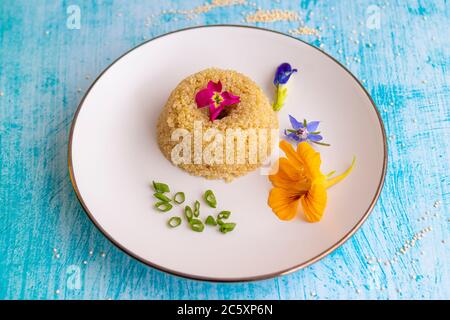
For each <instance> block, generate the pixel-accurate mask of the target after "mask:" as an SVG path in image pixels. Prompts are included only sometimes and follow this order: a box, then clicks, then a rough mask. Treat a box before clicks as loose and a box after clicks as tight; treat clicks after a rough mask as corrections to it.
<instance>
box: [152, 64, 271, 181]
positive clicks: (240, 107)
mask: <svg viewBox="0 0 450 320" xmlns="http://www.w3.org/2000/svg"><path fill="white" fill-rule="evenodd" d="M209 81H214V82H218V81H220V82H221V83H222V88H223V89H222V90H223V91H228V92H230V93H232V94H233V95H237V96H239V97H240V100H241V101H240V102H239V103H238V104H237V105H234V106H229V107H225V109H224V111H223V112H222V114H221V117H220V119H219V118H218V119H216V120H214V121H210V119H209V110H208V107H205V108H197V104H196V102H195V95H196V93H197V92H198V91H200V90H202V89H203V88H206V86H207V84H208V82H209ZM194 123H197V125H198V124H199V123H200V124H201V127H202V133H203V134H204V133H205V132H206V131H207V130H208V129H214V130H217V132H220V133H222V134H223V137H225V135H226V132H227V129H233V130H236V129H241V130H242V131H245V132H249V131H248V129H255V131H256V132H259V129H265V130H266V131H267V135H266V136H261V135H259V136H258V138H257V139H258V142H257V143H258V145H260V144H261V143H264V145H267V149H266V150H267V151H266V152H262V153H258V156H257V159H256V160H255V158H254V157H250V155H249V149H250V147H249V142H250V140H251V139H250V138H249V136H246V137H245V139H243V141H244V149H245V151H244V152H243V154H244V156H243V158H244V161H240V162H239V163H237V162H236V159H237V153H238V150H240V151H242V148H241V149H238V148H239V143H238V142H237V141H236V140H234V142H235V143H234V145H235V149H234V150H235V154H234V159H235V162H234V163H230V162H227V160H226V159H227V158H226V157H227V155H226V154H225V153H226V150H227V148H226V139H225V138H223V140H222V142H223V148H222V149H214V150H219V151H215V152H218V153H217V154H219V153H221V154H222V156H223V157H222V158H223V161H222V162H219V161H215V162H213V163H208V161H204V160H203V156H202V155H201V156H200V159H199V157H198V154H196V153H195V151H194V145H195V141H194V138H192V143H191V144H190V152H191V154H190V155H188V156H190V158H191V159H192V162H191V163H174V161H173V160H172V152H173V150H174V147H175V146H176V145H177V144H179V143H180V141H181V138H180V139H174V140H172V139H173V136H172V134H173V133H174V131H175V130H176V129H185V130H187V132H189V133H192V135H194ZM272 129H274V130H277V132H278V118H277V115H276V113H275V111H273V109H272V106H271V104H270V103H269V100H268V98H267V97H266V95H265V94H264V93H263V91H262V89H261V88H260V87H259V86H258V85H257V84H256V83H255V82H254V81H253V80H251V79H250V78H249V77H247V76H245V75H243V74H241V73H238V72H236V71H233V70H221V69H217V68H210V69H206V70H203V71H200V72H198V73H195V74H193V75H191V76H189V77H187V78H186V79H184V80H183V81H181V82H180V83H179V84H178V86H177V87H176V88H175V89H174V90H173V91H172V93H171V94H170V97H169V99H168V100H167V103H166V105H165V106H164V108H163V110H162V112H161V114H160V116H159V119H158V124H157V137H158V144H159V147H160V149H161V152H162V153H163V154H164V156H165V157H166V158H167V159H168V160H169V161H171V162H172V163H174V164H175V165H177V166H178V167H180V168H181V169H183V170H185V171H187V172H188V173H190V174H192V175H195V176H202V177H205V178H208V179H224V180H225V181H231V180H232V179H233V178H236V177H239V176H242V175H245V174H247V173H249V172H251V171H253V170H255V169H257V168H259V167H260V166H261V165H262V163H263V162H264V160H266V158H267V157H268V156H269V155H270V154H271V152H272V148H273V143H275V141H271V133H270V132H271V131H270V130H272ZM263 131H264V130H263ZM263 139H264V140H265V141H263ZM202 140H203V141H201V142H200V146H201V147H202V148H201V149H202V150H206V149H207V147H208V145H210V147H211V145H214V146H215V148H216V147H217V143H219V145H220V140H218V139H215V140H214V139H211V140H210V141H205V139H202ZM212 142H213V144H211V143H212ZM252 142H254V140H252ZM214 143H216V144H214ZM241 147H242V144H241ZM197 148H198V146H197ZM197 150H198V149H197ZM252 150H255V149H254V148H252ZM232 156H233V155H232ZM241 159H242V157H241ZM200 162H201V163H200Z"/></svg>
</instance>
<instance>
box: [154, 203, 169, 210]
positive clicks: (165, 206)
mask: <svg viewBox="0 0 450 320" xmlns="http://www.w3.org/2000/svg"><path fill="white" fill-rule="evenodd" d="M155 208H156V209H158V210H159V211H161V212H167V211H169V210H170V209H172V205H171V204H170V203H168V202H165V201H158V202H157V203H155Z"/></svg>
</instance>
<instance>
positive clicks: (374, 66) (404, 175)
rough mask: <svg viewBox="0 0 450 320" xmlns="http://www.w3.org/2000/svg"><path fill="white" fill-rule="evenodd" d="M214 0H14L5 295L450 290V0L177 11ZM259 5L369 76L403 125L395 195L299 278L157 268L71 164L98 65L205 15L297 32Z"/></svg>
mask: <svg viewBox="0 0 450 320" xmlns="http://www.w3.org/2000/svg"><path fill="white" fill-rule="evenodd" d="M202 4H203V3H202V0H200V1H190V2H188V1H165V2H161V1H137V0H133V1H131V0H130V1H120V2H119V1H115V2H113V1H92V2H91V1H89V2H88V1H81V0H78V1H76V0H70V1H50V0H49V1H45V2H44V1H36V5H34V4H32V2H31V1H24V0H22V1H18V0H3V1H1V2H0V93H1V94H0V173H1V176H0V298H1V299H108V298H111V299H137V298H142V299H254V298H257V299H345V298H350V299H363V298H366V299H406V298H416V299H448V298H450V278H449V265H450V251H449V250H448V248H449V243H450V239H449V221H450V220H449V218H450V217H449V212H448V205H449V202H448V200H449V173H448V172H449V169H450V166H449V140H450V134H449V132H450V130H449V129H450V108H449V105H450V96H449V95H450V94H449V92H450V91H449V72H448V66H449V65H450V55H449V48H450V36H449V31H448V30H450V25H449V19H450V6H449V4H448V2H447V1H420V0H411V1H400V0H396V1H392V0H391V1H388V2H379V1H376V2H375V1H323V2H319V1H314V0H311V1H289V2H288V1H283V2H280V1H278V2H277V1H256V3H254V2H247V3H245V4H241V5H233V6H225V7H212V8H210V10H209V11H207V12H203V13H200V14H197V15H186V14H179V13H174V12H173V10H190V9H192V8H195V7H198V6H200V5H202ZM70 5H77V6H79V8H80V13H81V28H80V29H73V30H72V29H69V28H67V26H66V22H67V18H68V14H67V11H66V10H67V8H68V7H69V6H70ZM371 6H372V7H371ZM373 6H375V7H373ZM258 7H260V8H261V9H262V10H266V9H273V8H282V9H286V10H292V11H295V12H296V13H297V14H298V16H299V17H300V19H301V20H302V21H303V23H304V25H305V26H306V27H309V28H316V29H318V30H319V33H320V35H321V36H320V39H318V38H317V37H316V36H314V35H300V36H299V37H300V38H301V39H303V40H306V41H308V42H310V43H312V44H314V45H317V46H322V47H323V50H325V51H326V52H328V53H330V54H331V55H333V56H334V57H336V58H337V59H338V60H340V61H341V62H343V63H344V64H346V65H347V66H348V68H349V69H350V70H351V71H352V72H353V73H354V74H355V75H356V76H357V77H358V78H359V79H363V80H364V84H365V86H366V87H367V89H368V91H369V92H370V93H371V95H372V97H373V98H374V100H375V102H376V104H377V106H378V108H379V109H380V111H381V114H382V117H383V120H384V123H385V125H386V131H387V135H388V136H389V165H388V173H387V177H386V183H385V187H384V190H383V192H382V195H381V198H380V200H379V202H378V204H377V206H376V208H375V210H374V211H373V213H372V215H371V216H370V217H369V219H368V221H367V222H366V223H365V224H364V225H363V227H362V228H361V229H360V230H359V231H358V232H357V233H356V234H355V236H353V237H352V238H351V239H350V240H349V241H347V242H346V243H345V244H344V245H343V246H342V247H340V248H339V249H338V250H336V251H335V252H334V253H332V254H330V255H329V256H328V257H326V258H325V259H323V260H321V261H320V262H318V263H316V264H314V265H312V266H310V267H308V268H306V269H304V270H300V271H298V272H295V273H294V274H291V275H288V276H284V277H280V278H276V279H271V280H266V281H260V282H254V283H242V284H212V283H205V282H197V281H191V280H185V279H181V278H178V277H174V276H171V275H168V274H165V273H162V272H159V271H157V270H154V269H152V268H149V267H146V266H145V265H143V264H141V263H139V262H137V261H135V260H133V259H132V258H130V257H128V256H127V255H125V254H124V253H122V252H121V251H120V250H118V249H117V248H115V247H114V246H113V245H112V244H111V243H110V242H109V241H108V240H106V239H105V238H104V237H103V236H102V235H101V234H100V232H99V231H98V230H97V229H96V228H95V227H94V225H93V224H92V223H91V222H90V221H89V219H88V218H87V216H86V215H85V214H84V212H83V210H82V208H81V206H80V205H79V204H78V202H77V200H76V197H75V194H74V192H73V190H72V187H71V184H70V181H69V176H68V170H67V143H68V134H69V127H70V123H71V120H72V116H73V114H74V111H75V109H76V107H77V105H78V103H79V101H80V99H81V98H82V96H83V94H84V92H85V90H86V89H87V88H88V86H89V85H90V83H91V82H92V81H93V79H94V78H95V77H96V75H98V74H99V73H100V72H101V71H102V70H103V69H104V68H105V67H107V66H108V65H109V64H110V63H111V62H112V61H113V60H114V59H116V58H117V57H118V56H120V55H121V54H123V53H124V52H126V51H127V50H129V49H130V48H132V47H134V46H136V45H138V44H139V43H141V42H142V41H144V40H145V39H150V38H152V37H154V36H157V35H160V34H164V33H166V32H169V31H172V30H176V29H180V28H184V27H188V26H193V25H199V24H215V23H233V24H251V25H258V26H262V27H266V28H270V29H274V30H278V31H281V32H285V33H287V32H289V30H291V29H295V28H298V27H299V26H300V24H301V22H300V21H289V22H287V21H278V22H267V23H264V22H256V23H247V22H246V21H245V17H246V15H248V14H253V13H254V12H255V11H256V10H257V9H258ZM373 10H375V11H373ZM377 10H378V11H377ZM374 12H375V15H376V14H377V12H378V13H379V17H380V25H379V28H377V25H376V21H375V27H374V24H373V22H374V21H373V18H374V16H373V15H374ZM375 18H376V16H375ZM342 125H351V124H347V123H343V124H342ZM435 201H439V202H438V203H436V205H435ZM428 227H431V230H429V229H427V228H428ZM424 229H425V231H424V232H423V238H422V239H418V240H417V241H414V242H413V243H414V245H413V243H410V244H409V245H410V247H405V251H406V253H405V254H402V253H401V252H399V249H400V248H401V247H402V246H403V245H404V244H405V243H406V241H409V240H411V239H413V238H414V234H415V233H418V232H420V231H421V230H424ZM427 230H428V231H427ZM54 249H56V252H54ZM90 251H91V252H90Z"/></svg>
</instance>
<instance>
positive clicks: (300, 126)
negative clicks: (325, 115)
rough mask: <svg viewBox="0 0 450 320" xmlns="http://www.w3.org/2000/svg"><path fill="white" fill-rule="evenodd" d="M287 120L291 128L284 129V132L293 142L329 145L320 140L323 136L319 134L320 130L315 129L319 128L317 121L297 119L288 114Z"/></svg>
mask: <svg viewBox="0 0 450 320" xmlns="http://www.w3.org/2000/svg"><path fill="white" fill-rule="evenodd" d="M289 120H290V122H291V125H292V129H286V130H284V134H285V135H286V137H288V138H289V139H291V140H294V141H295V142H303V141H307V142H312V143H315V144H320V145H322V146H329V144H328V143H323V142H320V141H322V139H323V137H322V136H321V135H320V134H319V133H320V131H317V129H318V128H319V123H320V122H319V121H311V122H309V123H308V122H307V121H306V120H303V122H299V121H297V119H295V118H294V117H293V116H291V115H289Z"/></svg>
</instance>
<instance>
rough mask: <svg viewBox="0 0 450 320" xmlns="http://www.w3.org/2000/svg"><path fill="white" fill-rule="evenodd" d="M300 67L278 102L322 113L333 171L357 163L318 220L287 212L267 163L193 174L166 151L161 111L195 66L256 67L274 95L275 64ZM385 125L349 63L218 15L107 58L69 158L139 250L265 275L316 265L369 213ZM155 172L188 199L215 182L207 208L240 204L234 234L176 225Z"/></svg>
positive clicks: (82, 111) (79, 180)
mask: <svg viewBox="0 0 450 320" xmlns="http://www.w3.org/2000/svg"><path fill="white" fill-rule="evenodd" d="M282 62H289V63H291V64H292V65H293V66H295V67H297V68H298V69H299V72H298V73H297V74H295V75H294V76H293V77H292V78H291V80H290V82H289V96H288V100H287V103H286V105H285V107H284V108H283V109H282V111H281V112H279V114H278V117H279V120H280V129H282V128H286V127H289V123H288V114H292V115H293V116H295V117H297V118H299V119H303V118H306V119H308V120H310V121H311V120H320V121H321V125H320V130H321V131H322V134H323V136H324V138H325V139H324V141H326V142H329V143H330V144H331V147H320V146H319V147H317V148H316V149H317V150H319V151H320V152H321V155H322V171H323V172H325V173H326V172H330V171H331V170H337V172H342V171H344V170H345V169H346V168H347V167H348V166H349V165H350V163H351V161H352V157H353V156H354V155H355V156H356V158H357V162H356V166H355V168H354V170H353V172H352V173H351V174H350V175H349V176H348V177H347V178H346V179H345V180H344V181H342V182H340V183H339V184H337V185H335V186H334V187H332V188H331V189H329V192H328V195H329V197H328V198H329V201H328V206H327V208H326V211H325V215H324V217H323V219H322V221H320V222H319V223H308V222H306V221H305V220H304V219H303V218H302V217H301V216H298V217H296V218H295V219H294V220H293V221H289V222H284V221H280V220H279V219H278V218H277V217H276V216H275V215H274V214H273V213H272V211H271V209H270V208H269V207H268V205H267V196H268V193H269V190H270V188H271V184H270V182H269V180H268V178H267V176H264V175H261V174H260V172H259V170H256V171H255V172H252V173H250V174H248V175H246V176H244V177H241V178H238V179H235V180H234V181H233V182H231V183H225V182H223V181H213V180H206V179H204V178H201V177H193V176H190V175H189V174H187V173H185V172H184V171H182V170H181V169H179V168H177V167H175V166H173V165H172V164H171V163H170V162H169V161H168V160H166V159H165V158H164V157H163V155H162V153H161V152H160V150H159V148H158V145H157V141H156V122H157V119H158V115H159V113H160V111H161V109H162V107H163V106H164V104H165V102H166V100H167V98H168V96H169V94H170V92H171V91H172V90H173V89H174V88H175V86H176V85H177V84H178V83H179V82H180V81H181V80H182V79H184V78H185V77H187V76H188V75H190V74H192V73H195V72H198V71H200V70H202V69H205V68H208V67H218V68H224V69H233V70H237V71H239V72H242V73H244V74H246V75H248V76H250V77H251V78H252V79H253V80H254V81H255V82H256V83H258V84H259V85H260V86H261V87H262V89H263V90H264V91H265V93H266V94H267V95H268V96H269V97H272V96H273V92H274V88H273V85H272V79H273V75H274V71H275V69H276V67H277V66H278V65H279V64H280V63H282ZM386 163H387V152H386V137H385V133H384V128H383V125H382V122H381V119H380V116H379V114H378V112H377V110H376V108H375V105H374V103H373V101H372V100H371V98H370V96H369V95H368V93H367V92H366V91H365V90H364V88H363V87H362V86H361V85H360V83H359V82H358V81H357V80H356V78H355V77H354V76H353V75H352V74H350V72H349V71H347V70H346V69H345V68H344V67H343V66H342V65H341V64H339V63H338V62H337V61H336V60H334V59H333V58H331V57H330V56H328V55H327V54H325V53H323V52H322V51H320V50H318V49H316V48H314V47H312V46H311V45H308V44H307V43H304V42H302V41H299V40H298V39H295V38H293V37H290V36H286V35H283V34H281V33H277V32H274V31H269V30H263V29H259V28H253V27H243V26H209V27H198V28H191V29H186V30H182V31H177V32H173V33H170V34H167V35H164V36H161V37H158V38H156V39H153V40H151V41H148V42H146V43H144V44H142V45H140V46H138V47H137V48H135V49H133V50H131V51H130V52H128V53H127V54H125V55H124V56H122V57H121V58H119V59H118V60H117V61H115V62H114V63H113V64H112V65H111V66H110V67H108V68H107V69H106V70H105V71H104V72H103V73H102V74H101V75H100V76H99V77H98V78H97V80H96V81H95V82H94V83H93V84H92V86H91V87H90V89H89V90H88V92H87V93H86V95H85V97H84V99H83V100H82V102H81V103H80V106H79V107H78V110H77V112H76V114H75V119H74V121H73V124H72V130H71V134H70V143H69V170H70V175H71V179H72V183H73V186H74V189H75V191H76V193H77V196H78V198H79V200H80V202H81V204H82V205H83V208H84V209H85V210H86V212H87V214H88V215H89V217H90V218H91V219H92V221H93V222H94V223H95V225H96V226H97V227H98V228H99V229H100V230H101V231H102V232H103V233H104V234H105V236H106V237H107V238H108V239H110V240H111V241H112V242H113V243H114V244H115V245H117V246H118V247H119V248H121V249H123V250H124V251H125V252H126V253H128V254H130V255H131V256H133V257H135V258H137V259H139V260H140V261H142V262H144V263H146V264H148V265H150V266H152V267H155V268H158V269H161V270H164V271H167V272H170V273H173V274H176V275H179V276H184V277H189V278H194V279H202V280H211V281H247V280H257V279H265V278H269V277H273V276H277V275H281V274H285V273H288V272H291V271H294V270H297V269H299V268H302V267H305V266H307V265H309V264H311V263H314V262H316V261H317V260H319V259H320V258H322V257H324V256H325V255H327V254H328V253H330V252H331V251H332V250H334V249H336V248H337V247H338V246H339V245H341V244H342V243H343V242H344V241H345V240H347V239H348V238H349V237H350V236H351V235H352V234H353V233H354V232H355V231H356V230H357V229H358V228H359V227H360V226H361V224H362V223H363V222H364V220H365V219H366V218H367V216H368V214H369V212H370V211H371V209H372V208H373V206H374V204H375V202H376V200H377V198H378V195H379V193H380V190H381V188H382V185H383V180H384V175H385V170H386ZM152 180H156V181H162V182H165V183H167V184H169V185H170V187H171V189H172V190H173V191H184V192H185V193H186V196H187V203H189V204H191V203H193V202H194V201H195V200H196V199H201V196H202V194H203V192H204V191H205V190H207V189H212V190H214V192H215V194H216V197H217V199H218V203H219V205H218V208H217V210H212V209H207V208H206V205H204V204H203V205H202V207H201V214H202V217H206V216H207V215H209V214H214V215H215V214H217V212H218V210H230V211H232V216H231V219H230V220H232V221H234V222H236V223H237V227H236V229H235V230H234V231H233V232H231V233H228V234H222V233H220V232H218V230H217V228H212V227H208V226H207V227H206V228H205V230H204V232H202V233H196V232H193V231H191V230H190V229H189V228H188V225H187V224H186V223H184V222H183V224H182V225H181V226H180V227H178V228H175V229H171V228H168V227H167V225H166V222H167V219H168V218H169V217H170V216H173V215H178V216H182V208H181V207H175V208H174V209H172V210H171V211H170V212H169V213H166V214H162V213H159V212H157V211H155V210H154V209H153V204H154V203H155V199H153V197H152V194H153V190H152V188H151V182H152Z"/></svg>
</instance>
